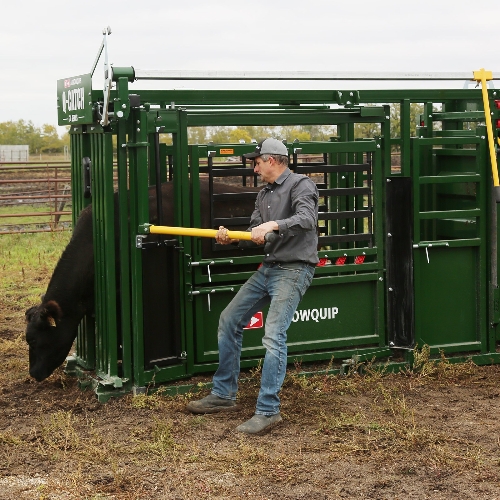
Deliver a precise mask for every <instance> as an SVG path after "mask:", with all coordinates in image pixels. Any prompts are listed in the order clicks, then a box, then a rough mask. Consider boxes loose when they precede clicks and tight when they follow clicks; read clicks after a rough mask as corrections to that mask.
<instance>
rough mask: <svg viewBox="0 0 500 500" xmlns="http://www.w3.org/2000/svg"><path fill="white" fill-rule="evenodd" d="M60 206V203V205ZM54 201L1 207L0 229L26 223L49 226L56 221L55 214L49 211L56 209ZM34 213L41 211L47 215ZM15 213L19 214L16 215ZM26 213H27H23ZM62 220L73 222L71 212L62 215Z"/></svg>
mask: <svg viewBox="0 0 500 500" xmlns="http://www.w3.org/2000/svg"><path fill="white" fill-rule="evenodd" d="M58 206H59V205H58ZM55 208H56V207H55V205H54V203H51V204H48V203H44V204H37V205H25V204H19V205H10V206H3V207H0V229H7V228H8V226H12V225H15V226H17V225H21V224H22V225H26V224H29V225H30V226H36V225H39V226H47V225H49V224H50V223H52V222H53V221H54V216H51V215H48V214H47V212H50V211H54V210H55ZM70 209H71V205H70V204H69V205H68V204H67V205H65V207H64V208H63V210H70ZM33 213H36V214H38V213H40V214H46V215H31V214H33ZM13 214H19V215H14V216H13ZM23 214H26V215H23ZM59 221H60V222H71V214H67V215H61V217H60V219H59Z"/></svg>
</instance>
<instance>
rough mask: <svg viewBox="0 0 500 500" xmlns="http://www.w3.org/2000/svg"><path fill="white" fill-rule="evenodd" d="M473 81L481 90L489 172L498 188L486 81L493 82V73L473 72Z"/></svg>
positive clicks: (481, 70) (482, 70)
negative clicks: (477, 83) (488, 150)
mask: <svg viewBox="0 0 500 500" xmlns="http://www.w3.org/2000/svg"><path fill="white" fill-rule="evenodd" d="M474 80H476V81H477V82H481V90H482V92H483V104H484V115H485V119H486V131H487V133H488V145H489V148H490V160H491V172H492V174H493V185H494V186H495V187H498V186H499V185H500V184H499V182H498V166H497V157H496V153H495V141H494V140H493V126H492V124H491V111H490V101H489V99H488V88H487V84H486V80H493V73H492V72H491V71H486V70H485V69H484V68H481V69H480V70H479V71H474Z"/></svg>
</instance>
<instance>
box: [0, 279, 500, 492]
mask: <svg viewBox="0 0 500 500" xmlns="http://www.w3.org/2000/svg"><path fill="white" fill-rule="evenodd" d="M26 273H27V271H26ZM23 279H24V281H26V282H27V286H29V285H30V283H29V282H28V281H29V280H28V277H27V276H25V272H24V270H23ZM36 279H38V280H42V281H44V280H45V279H46V277H45V276H44V277H43V278H40V277H36V276H35V277H32V280H36ZM32 282H33V281H32ZM32 282H31V283H32ZM8 295H9V296H8V297H0V356H1V359H2V370H1V371H0V499H2V500H3V499H5V500H7V499H9V500H10V499H16V500H22V499H93V500H103V499H124V500H125V499H134V500H136V499H137V500H139V499H140V500H143V499H144V500H148V499H179V500H181V499H182V500H183V499H247V498H248V499H259V500H264V499H289V500H298V499H308V500H326V499H354V498H356V499H373V500H378V499H380V500H381V499H446V500H448V499H474V500H477V499H488V500H494V499H498V500H500V366H487V367H477V366H475V365H473V364H472V363H466V364H460V365H458V364H452V363H449V362H448V361H447V360H441V361H439V362H437V363H432V362H431V361H429V360H426V359H425V356H424V352H423V351H422V362H421V363H420V366H419V367H418V369H417V368H415V369H414V370H413V371H411V372H405V373H399V374H389V373H388V374H384V373H380V372H379V371H375V370H373V369H372V368H371V367H370V366H368V367H366V370H365V374H364V375H358V374H357V373H353V374H351V375H348V376H339V375H324V374H323V375H316V376H313V377H304V376H303V375H301V370H303V369H305V368H307V367H301V366H295V367H293V366H292V367H290V371H289V373H288V375H287V378H286V381H285V385H284V388H283V391H282V415H283V422H282V423H281V424H279V425H278V426H276V427H275V428H273V429H272V430H271V431H270V432H269V433H268V434H265V435H263V436H247V435H241V434H238V433H236V432H235V430H234V429H235V427H236V426H237V425H238V424H239V423H241V422H242V421H244V420H246V419H248V418H250V417H251V415H252V414H253V409H254V404H255V399H256V395H257V391H258V386H259V371H258V370H255V371H253V372H249V373H247V374H246V377H247V378H246V379H245V381H244V382H243V383H242V384H241V390H240V397H239V401H240V404H241V408H240V410H239V411H235V412H232V413H226V414H219V415H206V416H204V415H201V416H200V415H198V416H196V415H191V414H189V413H188V412H186V410H185V405H186V402H187V401H188V400H189V399H190V398H194V397H199V395H202V396H203V395H205V394H206V393H207V390H206V389H202V390H201V392H200V393H199V394H198V395H194V394H187V395H183V396H175V397H171V396H167V395H165V394H164V393H161V392H155V393H153V394H150V395H146V396H142V395H141V396H136V397H133V396H132V395H128V396H125V397H123V398H121V399H112V400H110V401H109V402H108V403H105V404H101V403H99V402H98V401H97V399H96V396H95V394H94V393H93V392H92V391H85V392H84V391H81V390H80V389H79V387H78V384H77V381H76V380H75V379H74V378H72V377H70V376H68V375H66V374H64V372H63V371H62V369H59V370H58V371H57V372H56V373H54V374H53V375H52V376H51V377H50V378H49V379H47V380H46V381H44V382H41V383H37V382H35V381H34V380H32V379H30V377H29V375H28V356H27V354H28V352H27V346H26V345H25V342H24V332H23V330H24V309H25V304H24V302H25V298H26V295H25V292H24V291H23V289H22V286H21V285H17V284H15V286H14V285H13V286H12V289H11V290H10V291H9V294H8ZM207 380H209V379H208V378H207Z"/></svg>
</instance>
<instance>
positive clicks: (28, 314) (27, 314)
mask: <svg viewBox="0 0 500 500" xmlns="http://www.w3.org/2000/svg"><path fill="white" fill-rule="evenodd" d="M37 309H38V306H32V307H30V308H29V309H28V310H27V311H26V312H25V313H24V317H25V318H26V323H29V322H30V321H31V320H32V319H33V315H34V314H35V311H36V310H37Z"/></svg>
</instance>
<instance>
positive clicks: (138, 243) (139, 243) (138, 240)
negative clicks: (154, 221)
mask: <svg viewBox="0 0 500 500" xmlns="http://www.w3.org/2000/svg"><path fill="white" fill-rule="evenodd" d="M144 238H147V235H145V234H137V235H136V236H135V248H142V247H143V246H144V243H143V240H144Z"/></svg>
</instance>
